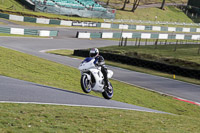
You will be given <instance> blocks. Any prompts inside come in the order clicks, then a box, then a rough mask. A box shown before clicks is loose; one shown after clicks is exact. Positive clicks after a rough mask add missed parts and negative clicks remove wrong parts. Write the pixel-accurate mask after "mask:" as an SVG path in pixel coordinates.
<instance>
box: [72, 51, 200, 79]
mask: <svg viewBox="0 0 200 133" xmlns="http://www.w3.org/2000/svg"><path fill="white" fill-rule="evenodd" d="M74 55H76V56H83V57H88V55H89V50H74ZM101 55H102V56H103V57H104V58H105V59H106V60H110V61H114V62H119V63H123V64H128V65H133V66H138V67H143V68H148V69H152V70H156V71H160V72H165V73H169V74H175V75H179V76H184V77H189V78H194V79H200V70H194V69H188V68H183V67H179V66H174V65H168V64H164V63H160V62H155V61H148V60H143V59H138V58H133V57H127V56H123V55H118V54H112V53H103V52H102V53H101Z"/></svg>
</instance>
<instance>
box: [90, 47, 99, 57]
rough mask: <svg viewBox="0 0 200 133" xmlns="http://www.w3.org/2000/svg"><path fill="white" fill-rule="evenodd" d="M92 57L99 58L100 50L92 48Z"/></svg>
mask: <svg viewBox="0 0 200 133" xmlns="http://www.w3.org/2000/svg"><path fill="white" fill-rule="evenodd" d="M89 54H90V57H96V56H98V55H99V50H98V49H97V48H92V49H91V50H90V53H89Z"/></svg>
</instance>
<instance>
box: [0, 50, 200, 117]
mask: <svg viewBox="0 0 200 133" xmlns="http://www.w3.org/2000/svg"><path fill="white" fill-rule="evenodd" d="M0 51H1V52H0V56H1V58H0V62H1V65H0V75H5V76H9V77H13V78H17V79H22V80H26V81H31V82H35V83H39V84H43V85H49V86H52V87H58V88H62V89H66V90H70V91H75V92H81V93H82V90H81V87H80V82H79V79H80V72H79V71H78V70H77V69H75V68H71V67H68V66H65V65H61V64H57V63H54V62H51V61H47V60H44V59H40V58H38V57H34V56H30V55H27V54H23V53H20V52H16V51H12V50H9V49H5V48H1V47H0ZM111 82H112V84H113V86H114V88H115V94H114V97H113V100H117V101H121V102H125V103H129V104H135V105H139V106H144V107H149V108H153V109H157V110H162V111H165V112H170V113H174V114H182V115H191V116H196V115H199V116H200V112H198V111H194V110H196V109H197V110H198V109H199V107H198V106H195V105H191V104H187V103H184V102H180V101H176V100H174V99H173V98H172V97H169V96H163V95H160V94H157V93H154V92H150V91H146V90H144V89H140V88H137V87H134V86H131V85H127V84H124V83H120V82H118V81H113V80H112V81H111ZM91 94H92V95H95V96H100V97H102V96H101V95H100V94H98V93H91ZM152 101H154V102H152ZM182 109H183V110H184V111H183V110H182Z"/></svg>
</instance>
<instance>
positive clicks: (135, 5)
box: [131, 0, 140, 12]
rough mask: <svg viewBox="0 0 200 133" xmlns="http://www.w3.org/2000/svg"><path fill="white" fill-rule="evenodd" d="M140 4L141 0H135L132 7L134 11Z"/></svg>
mask: <svg viewBox="0 0 200 133" xmlns="http://www.w3.org/2000/svg"><path fill="white" fill-rule="evenodd" d="M139 4H140V0H134V1H133V8H132V10H131V11H132V12H135V10H136V9H137V7H138V6H139Z"/></svg>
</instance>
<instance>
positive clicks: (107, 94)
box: [102, 82, 113, 99]
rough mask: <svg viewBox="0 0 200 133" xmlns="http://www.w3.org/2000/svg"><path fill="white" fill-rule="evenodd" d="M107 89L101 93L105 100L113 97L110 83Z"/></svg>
mask: <svg viewBox="0 0 200 133" xmlns="http://www.w3.org/2000/svg"><path fill="white" fill-rule="evenodd" d="M108 84H109V87H107V88H104V92H103V93H102V95H103V97H104V98H105V99H111V98H112V97H113V86H112V84H111V83H110V82H108Z"/></svg>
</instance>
